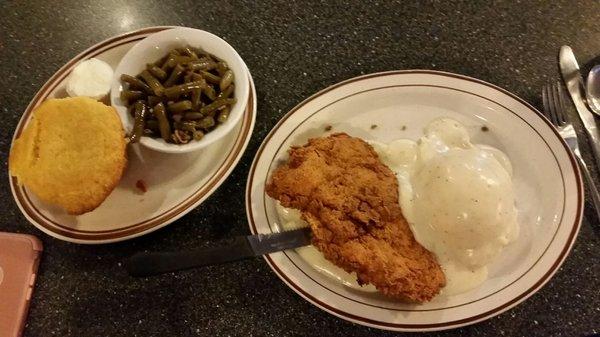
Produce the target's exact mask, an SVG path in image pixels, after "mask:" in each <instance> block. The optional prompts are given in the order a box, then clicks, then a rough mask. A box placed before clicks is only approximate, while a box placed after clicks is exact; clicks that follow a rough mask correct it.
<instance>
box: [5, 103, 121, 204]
mask: <svg viewBox="0 0 600 337" xmlns="http://www.w3.org/2000/svg"><path fill="white" fill-rule="evenodd" d="M125 147H126V142H125V133H124V131H123V126H122V124H121V120H120V119H119V116H118V115H117V112H116V111H115V109H114V108H113V107H109V106H106V105H104V104H102V103H100V102H97V101H95V100H93V99H91V98H86V97H76V98H65V99H50V100H47V101H45V102H43V103H42V104H41V105H40V106H39V107H38V108H36V109H35V110H34V112H33V118H32V119H31V120H30V121H29V124H27V127H26V128H25V130H23V133H22V134H21V135H20V137H19V138H18V139H16V140H15V142H14V144H13V147H12V149H11V151H10V157H9V171H10V174H11V175H12V176H15V177H17V179H18V182H19V184H23V185H25V186H26V187H27V188H28V189H29V190H30V191H32V192H34V193H35V194H36V195H37V196H38V197H39V198H40V199H42V200H44V201H45V202H48V203H50V204H54V205H57V206H60V207H62V208H64V209H65V210H66V211H67V212H68V213H69V214H74V215H77V214H83V213H85V212H89V211H91V210H93V209H95V208H96V207H98V206H99V205H100V204H101V203H102V202H103V201H104V199H106V197H107V196H108V195H109V194H110V192H111V191H112V190H113V189H114V188H115V186H116V185H117V184H118V182H119V180H120V179H121V176H122V174H123V171H124V169H125V166H126V164H127V157H126V152H125Z"/></svg>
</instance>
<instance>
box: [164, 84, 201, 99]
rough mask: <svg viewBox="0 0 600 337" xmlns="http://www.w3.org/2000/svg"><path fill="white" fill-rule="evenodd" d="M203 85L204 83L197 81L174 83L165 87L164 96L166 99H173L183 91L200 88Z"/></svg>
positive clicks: (183, 92)
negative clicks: (174, 84)
mask: <svg viewBox="0 0 600 337" xmlns="http://www.w3.org/2000/svg"><path fill="white" fill-rule="evenodd" d="M204 86H205V84H204V83H202V82H199V81H196V82H190V83H184V84H180V85H176V86H173V87H169V88H167V89H165V96H166V97H167V98H168V99H171V100H175V99H177V98H178V97H179V96H181V95H183V94H185V93H188V92H191V91H192V90H194V89H202V88H203V87H204Z"/></svg>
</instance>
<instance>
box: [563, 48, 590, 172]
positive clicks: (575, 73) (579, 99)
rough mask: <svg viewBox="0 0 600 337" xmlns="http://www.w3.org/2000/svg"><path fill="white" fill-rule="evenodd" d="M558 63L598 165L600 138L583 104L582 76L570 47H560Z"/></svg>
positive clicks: (588, 110) (587, 109) (588, 111)
mask: <svg viewBox="0 0 600 337" xmlns="http://www.w3.org/2000/svg"><path fill="white" fill-rule="evenodd" d="M558 63H559V66H560V72H561V74H562V78H563V80H564V82H565V86H566V87H567V90H568V91H569V94H570V96H571V100H572V101H573V104H575V108H576V110H577V113H578V114H579V118H580V119H581V122H583V126H584V127H585V132H586V134H587V137H588V139H589V141H590V145H591V146H592V152H593V154H594V159H595V160H596V165H598V167H600V138H599V135H598V127H597V125H596V120H595V119H594V114H593V113H592V112H591V111H590V109H589V108H588V107H587V106H586V104H585V101H584V100H585V95H584V86H583V78H582V77H581V72H580V71H579V64H578V63H577V59H576V58H575V54H574V53H573V49H571V47H569V46H562V47H561V48H560V52H559V55H558Z"/></svg>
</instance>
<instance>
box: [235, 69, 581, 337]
mask: <svg viewBox="0 0 600 337" xmlns="http://www.w3.org/2000/svg"><path fill="white" fill-rule="evenodd" d="M442 116H446V117H451V118H454V119H456V120H458V121H460V122H462V123H463V124H465V125H466V126H467V127H468V128H469V130H470V133H471V136H472V138H473V140H474V142H475V143H480V144H488V145H492V146H495V147H498V148H500V149H501V150H503V151H504V152H505V153H506V154H508V156H509V157H510V159H511V161H512V164H513V167H514V184H515V189H516V194H517V200H516V204H517V209H518V216H519V221H520V224H521V234H520V237H519V239H518V240H517V242H515V243H513V244H511V245H510V246H508V247H506V248H505V250H504V251H503V252H502V254H501V255H500V256H499V257H498V258H497V259H496V260H495V261H494V263H493V264H492V265H491V267H490V272H489V278H488V279H487V281H485V283H484V284H482V285H481V286H480V287H478V288H477V289H474V290H472V291H469V292H467V293H464V294H460V295H455V296H447V297H442V296H438V297H436V298H434V300H432V301H431V302H429V303H425V304H421V305H409V304H403V303H399V302H397V301H394V300H392V299H389V298H386V297H384V296H382V295H380V294H378V293H374V294H373V293H371V294H369V293H365V292H361V291H358V290H354V289H350V288H347V287H345V286H343V285H342V284H340V283H338V282H336V281H333V280H332V279H330V278H327V277H326V276H323V275H322V274H321V273H319V272H317V271H316V270H314V269H313V268H312V267H311V266H310V265H309V264H307V263H306V262H305V261H304V260H303V259H302V258H301V257H300V256H299V255H298V254H297V253H296V252H295V251H293V250H289V251H285V252H279V253H275V254H270V255H268V256H266V257H265V259H266V261H267V263H268V264H269V265H270V266H271V268H272V269H273V270H274V271H275V273H276V274H277V275H278V276H279V277H280V278H281V279H282V280H283V281H284V282H285V283H286V284H287V285H288V286H289V287H290V288H292V289H293V290H294V291H296V292H297V293H298V294H300V295H301V296H302V297H304V298H305V299H306V300H308V301H309V302H311V303H313V304H314V305H316V306H318V307H319V308H321V309H323V310H325V311H327V312H329V313H331V314H334V315H336V316H339V317H341V318H344V319H346V320H349V321H352V322H355V323H358V324H363V325H367V326H371V327H376V328H380V329H388V330H397V331H430V330H443V329H450V328H455V327H459V326H464V325H468V324H473V323H476V322H479V321H482V320H485V319H487V318H490V317H492V316H495V315H498V314H499V313H501V312H503V311H506V310H508V309H509V308H511V307H513V306H515V305H517V304H518V303H520V302H522V301H523V300H525V299H526V298H527V297H529V296H531V295H532V294H533V293H535V292H536V291H537V290H538V289H540V287H541V286H542V285H544V284H545V283H546V282H547V281H548V280H549V279H550V277H551V276H552V275H553V274H554V273H555V272H556V270H557V269H558V268H559V266H560V265H561V263H562V262H563V260H564V259H565V257H566V256H567V254H568V252H569V250H570V248H571V246H572V244H573V242H574V240H575V237H576V235H577V232H578V230H579V226H580V221H581V216H582V211H583V185H582V182H581V177H580V174H579V170H578V168H577V165H576V164H575V160H574V159H573V157H572V155H571V153H570V152H569V150H568V149H567V146H566V144H565V143H564V142H563V141H562V139H561V138H560V136H559V135H558V133H557V132H556V131H555V129H554V128H553V127H552V126H551V124H550V123H549V122H548V121H547V120H546V119H545V118H544V117H542V116H541V115H540V114H539V112H537V111H536V110H535V109H534V108H533V107H532V106H531V105H529V104H527V103H526V102H524V101H523V100H521V99H519V98H518V97H516V96H515V95H513V94H511V93H509V92H507V91H505V90H503V89H501V88H498V87H496V86H494V85H491V84H489V83H486V82H483V81H480V80H476V79H473V78H469V77H465V76H461V75H455V74H450V73H442V72H435V71H418V70H416V71H392V72H385V73H377V74H371V75H366V76H362V77H357V78H353V79H350V80H347V81H344V82H342V83H339V84H337V85H334V86H332V87H329V88H327V89H325V90H323V91H321V92H319V93H317V94H315V95H313V96H312V97H310V98H308V99H307V100H305V101H304V102H302V103H300V104H299V105H298V106H296V107H295V108H294V109H292V111H290V112H289V113H288V114H286V115H285V116H284V117H283V118H282V120H281V121H280V122H279V123H278V124H277V125H276V126H275V128H274V129H273V130H272V131H271V133H269V135H268V136H267V137H266V139H265V140H264V142H263V144H262V146H261V147H260V149H259V150H258V152H257V154H256V157H255V159H254V162H253V164H252V167H251V169H250V174H249V178H248V184H247V188H246V209H247V213H248V220H249V224H250V230H251V231H252V233H253V234H256V233H271V232H277V231H279V230H280V223H279V219H278V217H277V212H276V210H275V204H274V201H273V199H271V198H269V197H268V196H267V195H266V194H265V189H264V188H265V183H266V181H267V179H268V178H269V177H270V174H271V172H272V171H273V170H274V169H275V168H276V167H277V165H278V164H279V163H280V162H281V160H282V159H283V158H285V155H286V151H287V150H288V149H289V147H290V146H291V145H301V144H304V143H305V142H306V141H307V140H308V139H309V138H312V137H319V136H323V135H326V134H329V133H332V132H346V133H348V134H350V135H351V136H357V137H361V138H363V139H367V140H378V141H382V142H389V141H392V140H394V139H398V138H411V139H417V138H419V137H420V136H421V135H422V129H423V127H424V126H425V125H426V124H427V123H428V122H429V121H431V120H432V119H435V118H438V117H442ZM372 125H377V127H376V128H374V129H372V128H371V126H372ZM327 126H331V130H329V131H326V129H329V128H328V127H327ZM484 126H485V127H486V128H483V127H484ZM326 127H327V128H326Z"/></svg>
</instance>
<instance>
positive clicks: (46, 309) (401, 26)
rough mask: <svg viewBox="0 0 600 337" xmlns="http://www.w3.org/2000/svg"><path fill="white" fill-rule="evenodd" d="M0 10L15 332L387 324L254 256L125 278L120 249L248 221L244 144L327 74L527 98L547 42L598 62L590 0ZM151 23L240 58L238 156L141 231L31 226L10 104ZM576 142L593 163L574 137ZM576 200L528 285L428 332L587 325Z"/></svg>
mask: <svg viewBox="0 0 600 337" xmlns="http://www.w3.org/2000/svg"><path fill="white" fill-rule="evenodd" d="M0 13H2V15H0V62H1V63H0V65H1V66H0V79H1V80H2V82H3V85H2V86H1V87H0V109H1V110H0V112H1V113H2V118H0V151H1V153H2V162H3V165H4V166H3V168H2V173H1V174H2V176H1V177H0V178H1V179H0V201H1V206H0V208H1V211H0V218H1V221H0V231H9V232H19V233H30V234H34V235H36V236H38V237H39V238H40V239H41V240H42V241H43V244H44V247H45V250H44V253H43V257H42V261H41V264H40V270H39V277H38V281H37V285H36V289H35V292H34V295H33V299H32V303H31V309H30V315H29V318H28V321H27V325H26V328H25V333H24V334H25V336H316V335H325V336H393V335H396V334H397V333H393V332H388V331H380V330H377V329H371V328H367V327H363V326H359V325H355V324H352V323H349V322H346V321H344V320H342V319H338V318H336V317H334V316H332V315H329V314H327V313H325V312H324V311H321V310H320V309H319V308H317V307H314V306H312V305H311V304H310V303H308V302H306V301H305V300H303V299H302V298H301V297H300V296H298V295H297V294H296V293H294V292H293V291H292V290H291V289H289V288H288V287H287V286H286V285H285V284H283V283H282V282H281V281H280V280H279V279H278V278H277V277H276V275H275V274H274V273H273V272H272V271H271V270H270V268H269V267H268V266H267V264H266V263H265V262H264V261H263V260H262V259H255V260H249V261H244V262H239V263H232V264H227V265H221V266H214V267H208V268H204V269H202V270H195V271H190V272H184V273H176V274H168V275H163V276H160V277H155V278H149V279H132V278H129V277H128V276H127V275H126V274H125V273H124V272H123V270H122V268H121V267H120V266H119V263H120V261H121V260H122V259H123V258H124V257H127V256H129V255H130V254H132V253H134V252H137V251H140V250H176V249H191V248H194V247H203V246H208V245H214V244H218V243H219V242H222V241H223V240H226V239H227V238H230V237H232V236H234V235H242V234H247V233H249V230H248V226H247V222H246V215H245V210H244V188H245V184H246V177H247V175H248V169H249V166H250V163H251V161H252V158H253V156H254V153H255V152H256V150H257V149H258V147H259V145H260V143H261V141H262V140H263V138H264V137H265V135H266V134H267V133H268V132H269V130H270V129H271V128H272V127H273V126H274V125H275V123H276V122H277V121H278V120H279V119H280V118H281V116H282V115H283V114H285V113H286V112H287V111H288V110H290V109H291V108H292V107H294V106H295V105H296V104H297V103H299V102H300V101H301V100H303V99H304V98H306V97H307V96H309V95H311V94H312V93H314V92H316V91H318V90H320V89H323V88H325V87H327V86H329V85H332V84H334V83H336V82H339V81H342V80H345V79H348V78H351V77H355V76H358V75H361V74H367V73H373V72H378V71H385V70H395V69H435V70H444V71H449V72H455V73H460V74H464V75H468V76H472V77H476V78H479V79H482V80H484V81H488V82H491V83H493V84H496V85H498V86H500V87H503V88H505V89H507V90H509V91H512V92H513V93H515V94H517V95H518V96H520V97H522V98H523V99H525V100H527V101H529V102H530V103H532V104H533V105H534V106H536V107H538V108H541V99H540V89H541V87H542V85H543V84H544V83H546V82H548V81H554V80H558V79H559V74H558V70H557V62H556V60H557V52H558V49H559V47H560V46H561V45H564V44H568V45H570V46H572V47H573V48H574V50H575V52H576V54H577V56H578V58H579V61H580V63H582V64H586V65H587V66H588V67H589V65H590V64H592V63H593V62H597V63H600V59H598V56H599V55H600V2H597V1H591V0H590V1H452V2H446V1H399V2H396V1H375V2H364V1H347V2H338V1H331V2H329V1H324V2H312V1H311V2H304V1H302V2H293V1H292V2H288V1H281V2H277V1H264V2H254V1H240V2H232V1H183V0H171V1H140V0H130V1H89V0H81V1H2V2H0ZM157 25H180V26H189V27H196V28H201V29H204V30H207V31H210V32H212V33H215V34H217V35H219V36H221V37H223V38H225V39H226V40H227V41H228V42H229V43H230V44H231V45H233V46H234V48H236V49H237V51H238V52H239V53H240V55H241V56H242V58H243V59H244V60H245V62H246V63H247V64H248V67H249V68H250V71H251V72H252V75H253V76H254V81H255V83H256V88H257V92H258V116H257V120H256V127H255V129H254V133H253V135H252V139H251V141H250V144H249V146H248V148H247V150H246V152H245V154H244V156H243V158H242V160H241V161H240V163H239V164H238V166H237V167H236V168H235V170H234V171H233V173H232V174H231V176H230V177H229V178H228V179H227V180H226V181H225V183H224V184H223V185H222V186H221V187H220V188H219V189H218V190H217V191H216V192H215V193H214V194H213V195H212V196H211V197H210V198H209V199H208V200H206V202H204V203H203V204H202V205H200V206H199V207H197V208H196V209H195V210H193V211H192V212H190V213H189V214H187V215H186V216H185V217H183V218H182V219H180V220H178V221H177V222H176V223H174V224H172V225H170V226H167V227H165V228H163V229H160V230H158V231H156V232H154V233H152V234H149V235H146V236H144V237H141V238H138V239H134V240H130V241H126V242H122V243H117V244H109V245H100V246H86V245H77V244H72V243H67V242H63V241H59V240H57V239H53V238H52V237H50V236H48V235H45V234H43V233H42V232H40V231H39V230H37V229H36V228H35V227H33V226H32V225H30V224H29V223H28V222H27V220H26V219H25V218H24V217H23V216H22V215H21V213H20V211H19V209H18V208H17V206H16V204H15V202H14V201H13V198H12V196H11V192H10V188H9V185H8V177H7V158H8V152H9V148H10V143H11V138H12V135H13V131H14V128H15V126H16V125H17V122H18V121H19V118H20V116H21V114H22V112H23V110H24V109H25V107H26V106H27V104H28V103H29V101H30V100H31V98H32V97H33V95H34V94H35V93H36V91H37V90H38V89H39V88H40V87H41V86H42V85H43V83H44V82H45V81H46V80H47V79H48V78H49V77H50V76H51V75H52V74H53V73H54V72H55V71H56V70H57V69H58V68H59V67H61V66H62V65H63V64H64V63H66V62H67V61H68V60H69V59H71V58H72V57H73V56H75V55H76V54H78V53H79V52H81V51H82V50H84V49H85V48H87V47H89V46H91V45H92V44H94V43H97V42H99V41H101V40H103V39H106V38H108V37H111V36H114V35H117V34H120V33H124V32H127V31H131V30H135V29H138V28H142V27H147V26H157ZM582 147H583V152H584V156H585V157H586V158H587V159H588V161H589V163H590V165H591V166H592V167H591V168H592V170H593V174H594V176H595V177H598V169H597V167H595V166H594V165H593V161H592V160H591V157H590V155H591V154H590V153H591V152H590V148H589V145H588V144H587V143H585V142H584V143H583V144H582ZM586 208H587V210H586V212H585V218H584V220H583V224H582V227H581V231H580V233H579V236H578V239H577V241H576V243H575V245H574V247H573V250H572V251H571V253H570V255H569V257H568V258H567V259H566V261H565V262H564V264H563V266H562V267H561V269H560V271H559V272H558V273H557V274H556V275H555V276H554V277H553V278H552V280H551V281H550V282H549V283H548V284H547V285H545V286H544V287H543V288H542V289H541V290H540V291H539V292H538V293H536V294H535V295H533V296H532V297H531V298H529V299H528V300H526V301H525V302H524V303H522V304H521V305H519V306H517V307H515V308H513V309H511V310H509V311H507V312H505V313H503V314H501V315H500V316H498V317H495V318H492V319H489V320H487V321H485V322H482V323H479V324H475V325H472V326H468V327H464V328H461V329H456V330H450V331H443V332H435V333H431V335H432V336H502V335H505V336H582V335H589V334H594V333H598V332H600V224H599V222H598V219H596V218H595V216H594V212H593V211H592V208H591V204H590V203H589V201H588V202H586ZM0 249H1V247H0ZM0 336H3V335H2V332H0Z"/></svg>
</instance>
